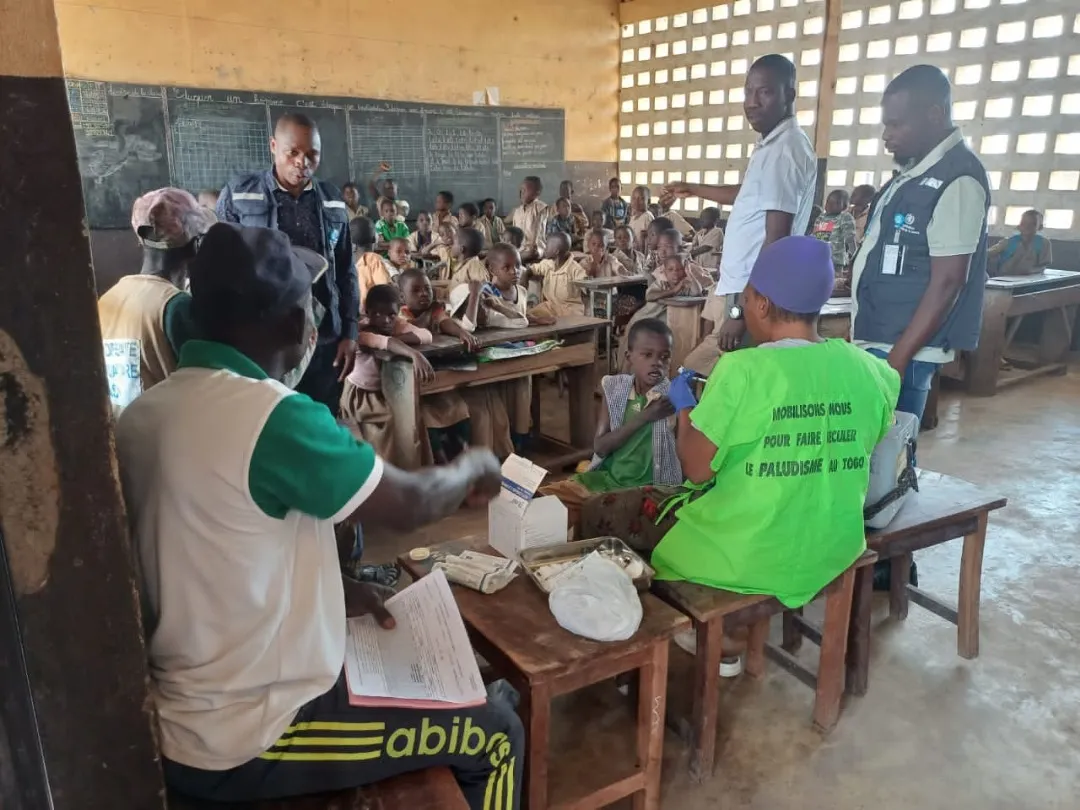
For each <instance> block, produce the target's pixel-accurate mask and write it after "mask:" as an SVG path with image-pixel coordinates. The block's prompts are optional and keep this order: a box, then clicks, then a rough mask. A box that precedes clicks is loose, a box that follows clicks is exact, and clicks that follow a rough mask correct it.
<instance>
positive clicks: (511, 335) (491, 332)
mask: <svg viewBox="0 0 1080 810" xmlns="http://www.w3.org/2000/svg"><path fill="white" fill-rule="evenodd" d="M607 323H608V322H607V321H604V320H602V319H600V318H590V317H587V316H580V315H575V316H572V317H568V318H559V319H558V321H557V322H556V323H555V324H554V325H553V326H530V327H527V328H525V329H480V330H477V332H476V337H477V339H478V340H479V341H480V347H481V348H484V347H487V346H498V345H500V344H503V343H509V342H512V341H521V340H535V341H541V340H549V339H556V340H561V341H562V342H563V345H561V346H558V347H556V348H554V349H552V350H551V351H548V352H544V353H543V354H536V355H531V356H528V357H517V358H513V359H510V360H498V361H495V362H492V363H481V364H480V367H479V368H478V369H477V370H476V371H445V370H444V371H437V372H436V373H435V379H434V380H433V381H431V382H428V383H424V384H422V385H417V384H416V377H415V375H414V374H413V369H412V363H411V362H409V361H408V360H407V359H405V358H403V357H393V356H389V355H387V356H385V357H384V359H383V363H382V365H381V371H380V375H381V378H382V387H383V396H385V397H386V402H387V404H388V405H389V406H390V408H391V409H392V410H393V413H394V433H395V441H396V443H397V446H398V447H399V448H405V450H404V451H403V456H404V457H403V458H402V459H401V463H402V464H403V465H404V466H405V467H406V469H416V468H418V467H420V466H422V465H423V461H424V456H425V451H424V448H426V447H427V431H426V430H424V429H423V425H422V424H421V423H420V409H419V405H420V396H421V395H423V394H434V393H438V392H440V391H450V390H452V389H455V388H465V387H469V386H475V385H488V384H490V383H496V382H504V381H506V380H513V379H518V378H520V377H529V376H532V375H534V374H545V373H547V372H551V371H559V370H565V372H566V378H567V387H568V390H569V397H570V403H569V405H570V444H571V445H572V446H573V447H574V448H577V449H580V450H581V452H585V451H586V450H588V452H590V453H591V450H592V442H593V434H594V432H595V430H596V416H595V413H594V407H593V399H592V397H593V390H594V389H595V387H596V333H597V331H598V330H600V329H602V328H603V327H604V326H605V325H606V324H607ZM418 349H419V351H420V352H421V353H422V354H423V355H424V356H425V357H427V358H428V359H429V360H432V361H435V360H438V359H440V358H451V357H455V356H463V355H464V353H465V348H464V346H463V345H462V343H461V341H459V340H458V339H457V338H453V337H450V336H449V335H437V336H436V337H435V340H434V341H433V342H432V343H431V344H430V345H427V346H420V347H418ZM538 428H539V425H534V426H533V429H534V431H535V430H537V429H538Z"/></svg>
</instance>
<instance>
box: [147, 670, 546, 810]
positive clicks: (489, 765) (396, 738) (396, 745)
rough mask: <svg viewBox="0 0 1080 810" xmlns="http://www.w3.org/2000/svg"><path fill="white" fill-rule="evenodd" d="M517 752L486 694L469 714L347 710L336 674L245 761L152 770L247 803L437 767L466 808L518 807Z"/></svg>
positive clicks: (189, 790)
mask: <svg viewBox="0 0 1080 810" xmlns="http://www.w3.org/2000/svg"><path fill="white" fill-rule="evenodd" d="M524 746H525V732H524V729H523V728H522V725H521V721H520V720H519V719H518V717H517V714H515V712H514V710H513V708H512V707H510V706H509V705H508V704H507V703H506V702H504V701H503V700H500V699H498V698H497V697H495V696H493V697H492V698H491V699H489V700H488V702H487V704H485V705H483V706H477V707H475V708H469V709H456V708H455V709H436V710H431V709H397V708H394V709H375V708H362V707H358V706H350V705H349V698H348V690H347V688H346V687H345V676H344V674H343V675H342V676H341V677H340V678H339V679H338V682H337V684H335V686H334V688H333V689H331V690H330V691H329V692H327V693H326V694H324V695H321V696H319V697H317V698H315V699H314V700H313V701H311V702H310V703H308V704H307V705H305V706H303V707H302V708H301V709H300V711H299V712H297V714H296V718H295V719H294V720H293V722H292V724H291V725H290V726H289V728H287V729H286V730H285V733H284V734H282V735H281V737H280V738H279V739H278V741H277V742H276V743H274V745H273V746H271V747H270V750H268V751H266V752H265V753H263V754H262V755H260V756H258V757H256V758H255V759H253V760H251V761H249V762H246V763H244V764H243V765H240V766H238V767H236V768H233V769H232V770H228V771H204V770H201V769H198V768H190V767H188V766H186V765H181V764H179V763H177V762H172V761H171V760H168V759H163V760H162V767H163V770H164V774H165V782H166V784H168V786H169V787H170V788H172V789H173V790H175V791H176V792H178V793H183V794H186V795H188V796H192V797H194V798H197V799H203V800H206V801H217V802H248V801H259V800H263V799H279V798H286V797H289V796H301V795H305V794H311V793H323V792H330V791H337V790H346V789H348V788H353V787H360V786H362V785H368V784H371V783H373V782H378V781H379V780H381V779H388V778H390V777H392V776H397V775H399V774H403V773H408V772H410V771H418V770H422V769H424V768H434V767H443V766H446V767H449V768H450V769H451V770H452V771H453V772H454V776H455V777H456V778H457V780H458V783H459V784H460V785H461V790H462V793H464V794H465V798H466V799H467V800H468V802H469V807H470V808H472V810H518V808H520V807H521V778H522V769H523V767H524Z"/></svg>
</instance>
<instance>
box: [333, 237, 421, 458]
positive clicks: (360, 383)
mask: <svg viewBox="0 0 1080 810" xmlns="http://www.w3.org/2000/svg"><path fill="white" fill-rule="evenodd" d="M356 221H357V220H353V222H356ZM400 304H401V298H400V293H399V292H398V288H397V287H395V286H394V285H393V284H379V285H377V286H375V287H372V288H371V290H369V291H368V294H367V297H366V298H365V299H364V313H365V315H364V317H363V318H362V319H361V323H360V332H359V334H358V335H357V337H356V343H357V350H356V363H355V364H354V365H353V369H352V371H351V372H349V376H348V377H347V378H346V379H345V385H344V388H343V389H342V392H341V418H342V420H344V421H345V422H346V424H347V425H348V426H349V429H350V430H351V431H352V433H353V435H355V436H357V437H358V438H360V439H363V440H364V441H365V442H367V443H368V444H370V445H371V446H372V447H373V448H374V450H375V452H376V454H377V455H378V456H379V457H380V458H383V459H386V460H387V461H389V462H390V463H391V464H394V465H397V466H401V465H402V463H403V459H404V452H403V451H404V448H399V447H398V446H397V444H396V441H395V438H394V413H393V411H392V410H391V409H390V407H389V405H387V403H386V398H385V397H384V396H383V391H382V377H381V363H380V361H379V359H378V358H377V357H376V356H375V352H376V351H387V352H390V353H391V354H395V355H398V356H400V357H407V358H409V359H410V360H412V363H413V370H414V372H415V373H416V377H417V379H418V380H420V381H421V382H424V381H427V380H430V379H433V378H434V376H435V371H434V369H432V367H431V363H429V362H428V360H427V358H426V357H424V355H422V354H420V352H418V351H416V349H415V348H413V347H414V346H419V345H421V344H424V343H431V332H430V331H429V330H427V329H421V328H418V327H416V326H413V325H412V324H410V323H409V322H408V321H406V320H405V319H404V318H401V317H399V315H398V307H399V306H400Z"/></svg>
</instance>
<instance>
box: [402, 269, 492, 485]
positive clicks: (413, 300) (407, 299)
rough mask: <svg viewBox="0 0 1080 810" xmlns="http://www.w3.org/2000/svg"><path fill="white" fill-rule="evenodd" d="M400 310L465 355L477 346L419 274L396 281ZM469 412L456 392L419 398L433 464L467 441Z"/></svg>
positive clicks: (448, 457)
mask: <svg viewBox="0 0 1080 810" xmlns="http://www.w3.org/2000/svg"><path fill="white" fill-rule="evenodd" d="M398 286H399V287H400V289H401V295H402V301H403V306H402V307H401V309H400V311H399V313H398V314H399V315H400V316H401V318H402V319H403V320H405V321H406V322H407V323H409V324H411V325H412V326H414V327H419V328H421V329H426V330H428V331H430V332H432V333H442V334H444V335H450V336H452V337H456V338H457V339H458V340H460V341H461V342H462V343H463V344H464V345H465V348H466V349H468V350H469V351H475V350H476V347H477V346H478V345H479V344H478V343H477V341H476V338H474V337H473V336H472V335H471V334H470V333H469V331H468V330H467V329H466V328H465V327H464V326H462V325H461V324H460V323H458V322H457V321H455V320H454V319H453V318H451V317H450V315H449V314H448V313H447V311H446V307H445V306H444V305H443V304H442V303H441V302H439V301H436V300H435V296H434V294H433V293H432V291H431V282H430V281H429V280H428V277H427V276H426V275H425V274H424V273H423V271H421V270H415V269H414V270H407V271H405V272H404V273H402V274H401V276H400V277H399V278H398ZM469 417H470V411H469V407H468V405H466V404H465V400H464V399H463V398H462V396H461V394H459V393H458V392H457V391H443V392H440V393H438V394H425V395H424V396H422V397H420V418H421V421H422V422H423V424H424V429H425V430H427V434H428V441H429V442H430V444H431V453H432V457H433V458H434V460H435V461H436V462H437V463H440V464H445V463H447V462H448V461H451V460H452V459H453V458H454V457H455V456H456V455H457V454H458V453H460V452H461V451H462V450H463V449H465V447H466V446H468V444H469V442H470V441H471V438H470V422H469Z"/></svg>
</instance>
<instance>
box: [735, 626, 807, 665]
mask: <svg viewBox="0 0 1080 810" xmlns="http://www.w3.org/2000/svg"><path fill="white" fill-rule="evenodd" d="M800 638H801V636H800ZM768 640H769V619H768V618H767V617H766V618H764V619H759V620H758V621H756V622H754V623H753V624H752V625H750V631H749V632H748V633H747V635H746V674H747V675H749V676H750V677H751V678H761V677H763V676H764V675H765V642H767V641H768Z"/></svg>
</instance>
